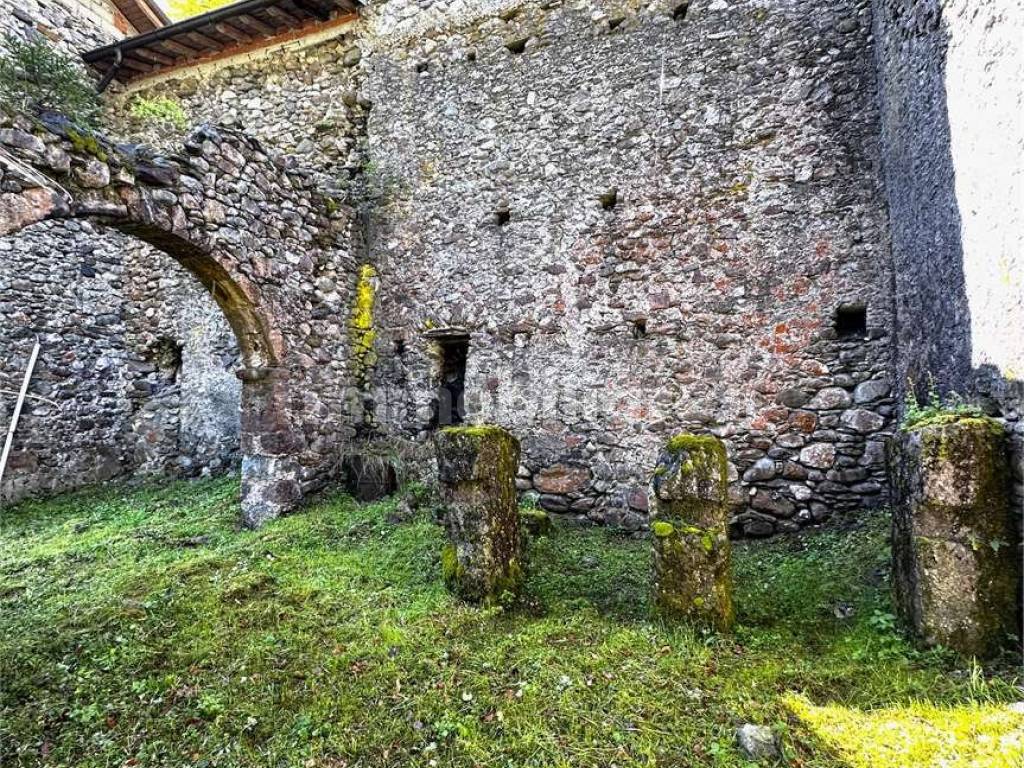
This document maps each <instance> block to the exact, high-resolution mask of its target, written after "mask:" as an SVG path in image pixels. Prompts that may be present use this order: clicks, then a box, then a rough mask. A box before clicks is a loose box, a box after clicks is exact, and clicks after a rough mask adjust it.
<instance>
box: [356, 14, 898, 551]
mask: <svg viewBox="0 0 1024 768" xmlns="http://www.w3.org/2000/svg"><path fill="white" fill-rule="evenodd" d="M420 5H422V4H419V5H417V4H410V3H405V4H400V3H397V2H395V0H392V2H390V3H388V4H386V5H385V6H383V7H380V8H378V10H377V13H376V15H373V14H371V15H370V16H368V17H367V19H366V21H365V23H366V25H367V28H368V30H369V31H368V32H367V38H366V40H365V41H363V42H362V43H361V45H363V47H364V48H365V50H364V54H363V62H362V64H363V66H364V68H365V69H366V71H367V81H366V83H365V84H364V86H363V92H364V93H367V94H369V98H370V100H371V101H372V103H373V109H372V110H371V111H370V113H369V117H368V127H367V133H368V144H369V153H370V165H369V167H370V168H371V169H372V170H373V173H374V176H375V177H376V179H377V188H378V190H379V192H380V194H379V200H378V206H377V208H376V210H375V212H374V216H373V219H372V221H373V224H374V226H373V227H371V229H370V231H369V243H368V247H369V253H370V260H371V261H372V263H373V264H374V265H375V266H376V268H377V272H378V277H379V282H380V286H379V291H378V297H379V298H378V303H377V310H376V311H377V314H376V316H377V321H378V334H377V349H376V351H377V358H378V359H379V363H378V365H377V369H376V371H377V377H376V387H375V389H374V393H373V397H372V402H373V403H374V404H375V408H376V413H375V418H376V422H377V424H378V425H379V428H380V429H381V430H382V431H384V432H385V433H388V434H391V435H394V436H398V435H403V436H409V437H411V438H413V439H417V438H418V439H422V438H423V436H424V434H425V433H426V432H427V431H428V430H429V422H430V419H431V409H432V405H431V402H432V400H433V399H434V397H435V395H436V392H437V387H438V384H439V375H440V374H439V362H438V356H439V353H440V349H439V347H438V345H437V343H436V341H434V340H432V338H431V337H433V336H436V335H437V333H438V331H439V329H444V328H446V327H452V328H454V329H456V330H454V331H453V333H457V332H460V330H461V329H464V330H465V331H467V332H468V333H469V336H470V340H469V358H468V363H467V369H466V377H465V391H466V406H467V411H468V418H469V419H470V420H473V421H484V422H493V423H499V424H502V425H503V426H505V427H507V428H508V429H510V430H511V431H512V432H513V433H514V434H516V435H517V436H519V437H520V438H521V439H522V445H523V467H522V469H521V477H520V481H521V482H520V487H521V488H523V489H533V490H535V491H537V492H539V493H540V494H541V495H540V503H541V505H542V506H544V507H545V508H547V509H550V510H552V511H558V512H566V511H568V512H570V513H575V514H579V515H586V516H587V517H589V518H591V519H594V520H599V521H605V522H611V523H617V524H623V525H626V526H629V527H634V526H638V525H640V524H642V523H643V521H644V520H645V518H646V514H647V509H646V496H647V494H646V485H647V478H648V476H649V472H650V471H651V469H652V467H653V466H654V462H655V459H656V453H657V448H658V446H659V445H660V444H661V443H663V442H664V439H665V437H666V436H667V435H669V434H673V433H675V432H678V431H684V430H685V431H693V432H711V433H712V434H715V435H717V436H720V437H722V438H724V439H725V440H726V442H727V443H728V445H729V454H730V468H731V469H730V471H731V479H732V500H733V503H734V505H735V507H736V509H737V511H739V512H740V513H741V514H740V515H739V516H738V518H737V519H736V521H735V524H734V528H736V529H737V530H738V531H740V532H745V533H748V534H754V535H763V534H767V533H770V532H772V531H773V530H791V529H795V528H796V527H798V526H799V525H800V524H803V523H809V522H813V521H820V520H823V519H824V518H826V517H827V516H828V515H829V514H831V513H832V512H834V511H846V510H854V509H856V508H859V507H862V506H864V505H865V504H872V503H878V502H881V501H883V500H884V491H883V487H884V475H883V472H882V464H883V460H882V457H883V452H882V439H883V438H884V436H885V435H886V430H887V428H888V426H889V423H890V416H891V414H892V413H893V410H894V406H893V401H892V400H891V398H890V397H889V390H890V381H889V377H888V371H889V348H890V344H891V341H892V339H891V322H890V318H891V301H892V297H891V294H890V291H889V285H890V280H891V276H890V275H889V273H888V252H887V245H888V234H887V226H886V219H885V207H884V202H883V196H882V189H881V181H880V172H879V168H878V150H877V131H878V126H877V112H876V108H875V102H874V87H875V86H874V76H873V70H872V63H871V54H870V45H869V34H870V9H869V8H868V6H867V3H865V2H844V3H839V4H829V5H828V6H827V7H823V6H822V4H820V3H814V2H795V3H790V2H786V3H782V2H772V3H757V4H755V3H735V4H726V3H723V2H693V3H690V4H689V6H688V9H687V11H686V13H685V14H683V13H682V12H681V11H680V12H678V13H673V11H674V10H675V9H676V7H677V6H678V4H675V5H674V6H673V5H668V4H664V3H652V4H647V5H641V4H638V3H614V2H607V3H604V2H593V3H576V4H568V3H565V4H558V3H556V4H550V3H548V4H543V5H540V4H533V3H525V4H523V3H519V4H516V6H515V8H513V7H512V4H501V5H500V7H499V4H493V3H492V4H482V5H481V4H468V3H462V4H450V5H446V4H435V5H433V6H431V10H430V11H429V12H428V13H427V14H426V16H425V17H424V16H420V15H417V14H415V13H414V11H413V10H412V9H417V8H420ZM374 32H376V33H377V35H376V36H375V35H374ZM841 308H842V309H849V310H852V312H851V314H850V316H851V317H853V322H852V328H853V330H852V331H851V332H850V333H848V334H845V333H844V334H843V336H842V337H841V338H840V337H838V336H839V335H838V334H837V312H838V310H840V309H841ZM858 308H863V309H865V310H866V328H858V327H857V326H858V323H859V320H858V319H857V317H856V316H857V309H858ZM844 317H847V316H846V315H844ZM843 327H844V328H846V329H847V330H848V328H847V326H845V325H844V326H843Z"/></svg>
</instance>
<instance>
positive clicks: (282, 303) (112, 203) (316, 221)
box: [0, 115, 354, 526]
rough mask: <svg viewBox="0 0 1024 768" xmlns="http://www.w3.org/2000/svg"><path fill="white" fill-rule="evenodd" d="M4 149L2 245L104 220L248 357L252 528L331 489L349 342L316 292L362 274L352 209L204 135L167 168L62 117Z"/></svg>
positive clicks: (11, 134)
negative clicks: (203, 300)
mask: <svg viewBox="0 0 1024 768" xmlns="http://www.w3.org/2000/svg"><path fill="white" fill-rule="evenodd" d="M0 144H2V145H4V147H5V153H6V159H7V162H6V163H5V167H4V171H3V175H2V177H0V188H2V189H3V192H2V193H0V235H6V234H11V233H14V232H18V231H19V230H20V229H22V228H24V227H26V226H29V225H31V224H34V223H36V222H38V221H42V220H45V219H48V218H55V219H62V218H75V219H79V218H80V219H86V220H96V221H99V222H102V223H105V224H108V225H110V226H112V227H113V228H115V229H117V230H119V231H120V232H122V233H125V234H131V235H133V236H135V237H138V238H139V239H141V240H143V241H145V242H147V243H149V244H150V245H152V246H153V247H155V248H159V249H160V250H162V251H164V252H166V253H167V254H168V255H170V256H172V257H173V258H175V259H176V260H177V261H178V262H180V263H181V264H182V266H184V267H185V268H187V269H188V270H189V271H191V272H192V273H193V274H194V275H195V276H196V277H197V278H198V279H199V280H200V282H202V283H203V285H204V286H205V287H206V288H207V290H208V291H209V292H210V293H211V295H212V296H213V298H214V299H215V300H216V301H217V303H218V305H219V306H220V308H221V310H222V311H223V312H224V314H225V316H226V317H227V319H228V322H229V323H230V324H231V326H232V329H233V330H234V333H235V337H236V338H237V340H238V344H239V347H240V350H241V356H242V367H241V369H240V370H239V372H238V375H239V378H241V380H242V390H243V391H242V413H241V439H242V445H241V450H242V453H243V460H242V513H243V520H244V522H245V523H246V524H248V525H252V526H255V525H259V524H261V523H262V522H263V521H265V520H266V519H267V518H269V517H274V516H276V515H278V514H280V513H281V512H283V511H286V510H288V509H291V508H293V507H295V506H296V505H297V504H298V503H299V502H300V501H301V499H302V497H303V495H304V494H305V493H306V492H308V491H309V490H310V489H312V488H316V487H319V486H321V485H323V483H324V482H326V481H327V479H329V477H330V471H331V468H332V466H333V465H334V464H335V463H337V461H338V459H339V454H338V446H339V445H340V444H343V441H344V439H345V438H346V437H348V436H351V435H350V434H348V433H346V429H347V426H346V421H347V420H346V418H345V414H346V408H345V400H346V392H345V389H344V382H345V381H346V379H347V377H346V375H345V370H346V355H345V349H346V347H347V337H346V335H345V333H344V321H343V320H337V319H333V318H335V317H336V315H335V313H332V312H331V311H330V308H329V306H325V304H326V302H324V301H320V300H318V301H316V302H315V304H314V302H313V301H312V300H311V298H312V296H311V294H312V292H313V290H314V288H313V282H314V281H315V280H317V279H318V278H322V279H330V277H329V276H330V275H339V276H340V280H339V282H340V283H341V284H340V286H339V290H340V291H342V292H343V291H344V290H345V287H344V282H341V281H344V280H345V276H346V275H349V274H352V273H353V271H354V270H352V265H351V263H350V260H349V258H348V254H347V253H346V252H345V251H344V250H342V249H340V248H338V247H337V242H338V239H339V238H338V237H337V235H338V233H339V231H342V230H343V229H344V227H345V225H346V222H345V216H344V213H343V212H338V211H334V212H332V210H331V208H332V207H331V206H330V205H329V204H328V203H327V201H326V200H325V199H324V198H323V197H322V196H321V195H320V194H319V193H318V192H317V191H316V190H315V189H314V188H313V185H312V183H311V181H310V179H309V176H308V174H304V173H303V172H302V171H301V170H299V169H296V168H294V167H292V166H290V165H289V163H288V162H287V161H286V160H285V159H284V158H280V157H273V156H271V155H268V154H266V153H265V152H264V151H263V149H262V147H261V146H260V145H259V144H258V143H257V142H255V141H254V140H252V139H250V138H247V137H245V136H242V135H239V134H236V133H233V132H231V131H228V130H226V129H216V128H212V127H208V126H201V127H199V128H197V129H196V130H195V131H193V132H192V133H191V134H190V135H189V137H188V138H187V139H186V141H185V143H184V146H183V152H182V154H179V155H176V156H174V157H170V158H163V157H157V156H154V155H152V154H150V153H149V152H148V151H147V150H145V149H144V148H141V147H135V146H131V145H123V144H121V145H117V146H115V145H113V144H112V143H110V142H109V141H107V140H105V139H103V138H102V137H100V136H97V135H93V134H83V133H82V132H81V130H80V129H79V128H78V127H77V126H74V125H72V124H70V123H69V122H68V121H67V120H65V119H64V118H62V117H60V116H59V115H44V116H42V117H41V119H40V121H38V122H37V123H32V122H29V121H27V120H15V121H14V122H13V123H11V124H10V126H9V127H4V128H0ZM47 177H59V178H60V179H61V182H62V183H54V182H53V181H52V180H50V179H49V178H47ZM332 217H333V218H332ZM333 301H334V302H335V303H336V304H337V305H338V306H339V308H340V307H343V306H344V303H345V297H344V296H343V294H342V293H338V292H336V293H335V294H334V297H333Z"/></svg>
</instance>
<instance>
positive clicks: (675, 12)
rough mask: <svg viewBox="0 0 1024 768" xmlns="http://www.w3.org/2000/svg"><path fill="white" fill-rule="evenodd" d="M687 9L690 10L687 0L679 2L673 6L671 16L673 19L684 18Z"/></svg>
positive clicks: (679, 19)
mask: <svg viewBox="0 0 1024 768" xmlns="http://www.w3.org/2000/svg"><path fill="white" fill-rule="evenodd" d="M689 10H690V3H689V2H685V3H680V4H679V5H677V6H676V7H675V8H673V9H672V18H673V19H674V20H675V21H682V20H683V19H685V18H686V13H687V11H689Z"/></svg>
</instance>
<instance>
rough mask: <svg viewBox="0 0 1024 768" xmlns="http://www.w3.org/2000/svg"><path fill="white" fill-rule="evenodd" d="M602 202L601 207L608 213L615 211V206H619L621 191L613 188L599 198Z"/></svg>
mask: <svg viewBox="0 0 1024 768" xmlns="http://www.w3.org/2000/svg"><path fill="white" fill-rule="evenodd" d="M597 199H598V200H600V201H601V207H602V208H604V209H605V210H606V211H611V210H614V208H615V206H616V205H618V204H619V189H618V187H612V188H611V189H609V190H608V191H606V192H604V193H602V194H601V195H600V196H598V198H597Z"/></svg>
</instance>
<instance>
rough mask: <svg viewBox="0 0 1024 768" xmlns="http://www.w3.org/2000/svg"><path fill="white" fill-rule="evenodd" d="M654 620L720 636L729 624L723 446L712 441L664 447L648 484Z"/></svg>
mask: <svg viewBox="0 0 1024 768" xmlns="http://www.w3.org/2000/svg"><path fill="white" fill-rule="evenodd" d="M650 501H651V530H652V532H653V534H654V593H653V605H654V610H655V612H656V613H657V614H659V615H662V616H665V617H667V618H680V619H686V620H689V621H692V622H694V623H695V624H698V625H702V626H706V627H713V628H715V629H718V630H721V631H726V630H728V629H729V628H730V627H731V626H732V623H733V618H734V616H733V606H732V574H731V572H730V557H731V548H730V545H729V533H728V530H729V529H728V524H729V502H728V481H727V464H726V456H725V446H724V445H723V444H722V442H721V441H720V440H717V439H716V438H714V437H711V436H710V435H677V436H676V437H674V438H672V439H671V440H669V441H668V444H667V445H666V446H665V449H664V450H663V451H662V453H661V456H660V458H659V459H658V465H657V467H656V468H655V470H654V477H653V478H652V480H651V494H650Z"/></svg>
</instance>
